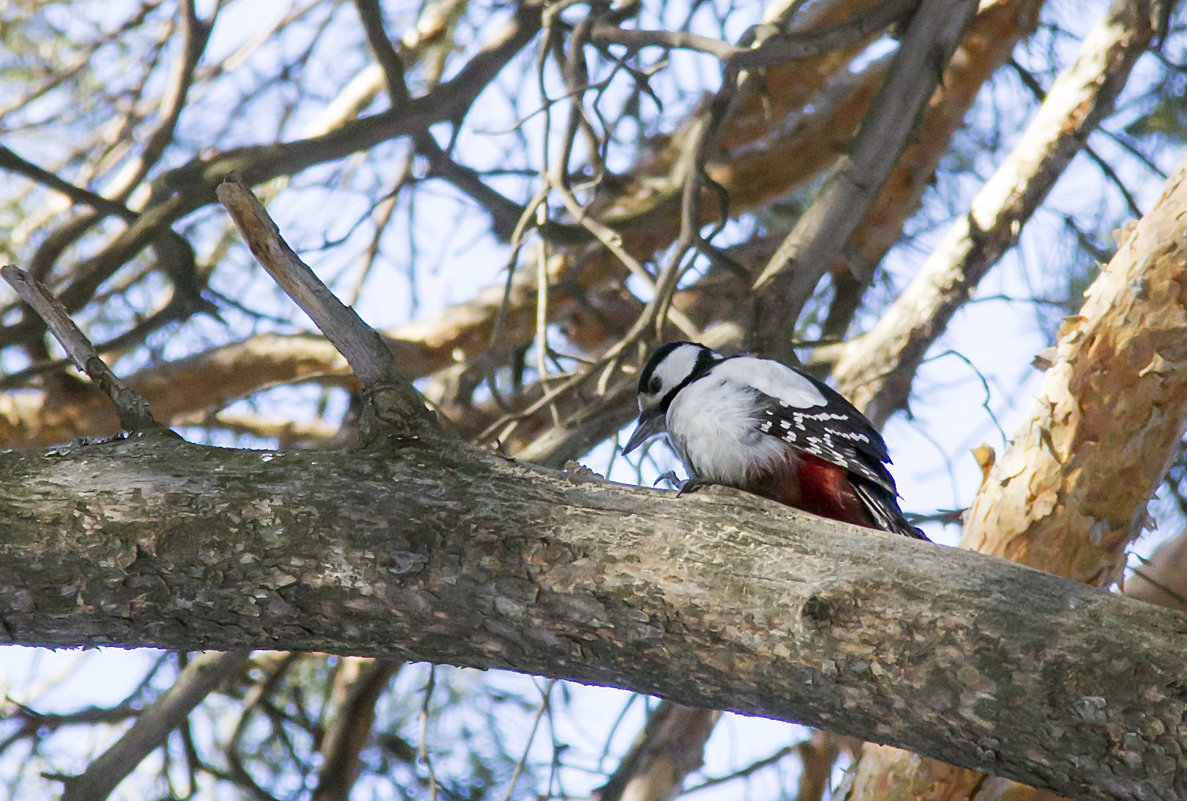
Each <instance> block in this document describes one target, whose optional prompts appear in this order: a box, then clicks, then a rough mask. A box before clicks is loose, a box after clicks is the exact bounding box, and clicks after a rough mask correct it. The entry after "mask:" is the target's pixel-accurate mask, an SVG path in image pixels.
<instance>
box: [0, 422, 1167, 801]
mask: <svg viewBox="0 0 1187 801" xmlns="http://www.w3.org/2000/svg"><path fill="white" fill-rule="evenodd" d="M0 479H2V481H0V486H3V487H4V488H5V490H4V494H3V495H2V496H0V526H2V527H3V529H4V531H5V532H6V538H5V542H4V543H3V545H0V552H2V554H3V558H2V559H0V609H4V610H5V611H4V614H3V619H2V621H0V623H2V629H3V632H4V636H5V638H6V640H7V641H9V642H16V643H25V644H39V645H47V646H67V645H73V646H77V645H84V644H89V645H97V644H103V643H106V644H118V645H122V646H156V647H168V648H179V649H194V648H204V647H220V648H233V649H238V648H251V647H261V648H264V647H266V648H284V649H316V650H325V651H331V652H338V653H358V654H370V655H377V656H388V657H391V658H396V659H417V660H426V659H427V660H432V661H438V662H447V663H453V664H463V665H473V666H478V667H509V668H513V669H516V670H522V671H527V672H532V673H540V674H545V675H553V676H562V677H567V678H571V679H575V680H578V681H583V682H590V683H596V684H610V685H615V686H629V687H632V688H634V689H638V690H640V691H644V692H653V693H658V694H661V695H664V696H667V697H670V698H672V699H673V700H675V701H678V702H681V703H686V704H690V705H697V706H703V707H715V708H723V709H735V710H738V711H741V712H744V713H748V714H762V715H767V716H773V717H780V718H784V719H789V720H798V721H801V722H804V723H808V724H811V725H815V726H820V727H826V728H832V729H836V730H839V731H841V732H843V733H847V734H852V735H856V736H862V737H865V738H867V739H874V740H878V741H882V742H890V743H893V744H896V745H899V746H904V747H908V748H911V749H912V750H915V751H919V752H923V753H927V754H930V755H933V756H937V757H940V758H943V759H945V760H947V761H951V762H955V763H957V764H963V765H966V766H970V767H976V768H980V769H982V770H992V771H994V772H997V773H1000V774H1003V775H1007V776H1011V777H1014V778H1017V779H1020V780H1022V781H1026V782H1029V783H1034V784H1041V785H1047V786H1051V787H1054V788H1057V789H1058V788H1066V787H1070V786H1076V787H1083V788H1092V789H1090V790H1088V791H1087V793H1086V794H1084V795H1083V796H1082V797H1084V798H1086V799H1096V798H1101V799H1103V798H1138V797H1141V798H1144V799H1171V798H1177V797H1181V796H1182V794H1183V793H1184V792H1185V791H1187V758H1185V757H1183V756H1181V754H1182V753H1183V749H1184V748H1187V723H1185V722H1184V716H1183V710H1184V709H1187V697H1185V696H1184V695H1183V693H1182V690H1181V688H1180V686H1179V682H1178V679H1179V676H1180V675H1181V668H1182V654H1183V652H1184V649H1187V618H1184V617H1183V616H1182V615H1181V614H1180V613H1177V612H1173V611H1170V610H1165V609H1160V608H1156V607H1151V606H1149V605H1145V604H1140V603H1137V602H1134V601H1130V600H1127V599H1123V598H1118V597H1114V596H1111V595H1109V594H1108V593H1105V592H1102V591H1099V590H1095V589H1092V588H1089V587H1085V586H1083V585H1080V584H1078V583H1076V582H1071V581H1067V580H1065V579H1060V578H1056V577H1052V576H1049V575H1047V574H1043V573H1039V572H1037V571H1034V570H1031V569H1028V568H1023V567H1020V566H1016V565H1011V564H1008V563H1005V562H1001V561H998V560H994V559H989V558H986V557H984V556H982V555H979V554H974V553H969V552H963V551H957V550H950V549H945V548H940V547H937V546H932V545H929V544H926V543H916V542H913V541H912V542H908V541H905V540H903V539H901V538H896V537H890V536H880V535H878V534H871V533H870V532H868V531H864V530H861V529H856V528H851V527H845V526H841V525H836V524H832V523H830V522H827V521H823V520H819V519H816V518H811V517H809V516H805V515H802V514H799V513H797V512H795V511H793V510H789V509H786V508H784V507H780V506H777V505H774V504H769V503H766V502H763V501H760V500H759V499H756V498H753V497H751V496H739V495H734V494H730V493H703V494H698V495H693V496H689V497H683V498H675V497H673V496H672V495H671V494H670V493H660V492H656V491H648V490H643V489H638V488H631V487H623V486H618V485H612V484H604V483H601V482H597V481H594V482H588V481H586V482H579V481H575V480H567V479H565V478H561V477H557V476H556V475H555V474H552V473H548V472H543V471H540V470H536V469H532V468H529V467H527V466H524V465H520V464H516V463H512V462H508V461H506V460H503V459H500V458H498V457H494V456H489V455H486V454H483V453H481V452H469V451H467V452H464V453H458V452H451V451H447V450H445V449H441V448H432V447H424V446H415V445H414V446H410V447H405V448H402V449H400V450H398V451H395V452H390V453H381V452H378V451H370V452H365V453H360V452H326V451H321V452H286V453H261V452H258V451H254V452H252V451H230V450H218V449H212V448H203V447H198V446H193V445H185V444H180V445H179V444H169V445H159V444H157V445H154V444H153V443H150V442H129V443H118V444H111V445H102V446H91V447H79V448H70V449H63V450H57V451H54V452H53V453H52V454H51V455H48V456H45V455H42V454H40V453H33V452H14V453H8V454H4V455H0ZM1073 665H1074V666H1075V669H1074V670H1073V669H1072V668H1071V666H1073ZM1023 701H1025V702H1024V703H1023ZM1121 733H1126V736H1124V737H1122V736H1121ZM1150 766H1158V770H1157V771H1152V770H1151V769H1150Z"/></svg>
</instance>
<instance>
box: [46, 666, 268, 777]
mask: <svg viewBox="0 0 1187 801" xmlns="http://www.w3.org/2000/svg"><path fill="white" fill-rule="evenodd" d="M250 655H251V652H250V651H247V650H241V651H228V652H226V653H217V652H215V651H208V652H206V653H204V654H202V655H201V656H199V657H198V658H196V659H194V660H193V661H192V662H190V663H189V664H188V665H186V667H185V670H183V671H182V672H181V675H179V676H178V677H177V681H176V682H174V684H173V686H172V687H170V688H169V689H168V690H166V691H165V693H164V694H163V695H162V696H161V697H160V698H158V699H157V700H156V702H154V703H153V705H152V706H150V707H149V708H148V709H145V710H144V711H143V712H141V713H140V716H139V717H138V718H137V719H136V722H135V723H133V724H132V727H131V728H130V729H128V731H127V732H125V733H124V736H123V737H121V738H120V739H119V740H118V741H116V743H115V744H114V745H113V746H111V747H110V748H108V749H107V750H106V751H104V752H103V754H102V755H100V756H99V757H98V758H97V759H95V760H94V761H93V762H92V763H91V764H90V765H88V766H87V769H86V770H85V771H84V772H83V773H82V774H80V775H78V776H75V777H73V778H69V779H67V780H66V782H65V784H66V788H65V792H64V793H63V794H62V799H63V801H103V799H105V798H107V796H108V795H110V794H111V791H112V790H114V789H115V787H116V785H118V784H119V783H120V782H121V781H123V779H124V777H125V776H127V775H128V774H129V773H131V772H132V770H133V769H134V768H135V767H136V766H137V765H139V764H140V762H141V760H143V759H144V758H145V757H146V756H148V755H149V754H150V753H152V751H153V750H154V749H156V748H159V747H160V746H161V744H162V742H163V741H164V739H165V737H166V736H167V735H168V734H169V732H171V731H173V730H174V729H175V728H177V727H178V726H180V725H181V724H182V722H183V721H184V720H185V719H186V717H187V716H188V715H189V714H190V712H191V711H193V709H194V707H196V706H197V705H198V704H200V703H202V701H203V700H204V699H205V698H206V696H208V695H210V693H212V692H214V691H215V690H216V689H218V687H219V685H221V684H222V683H223V682H224V681H226V680H227V679H228V678H229V677H230V676H232V675H233V674H234V673H235V672H236V671H238V670H239V668H240V667H241V666H242V665H243V663H244V662H246V661H247V658H248V657H249V656H250Z"/></svg>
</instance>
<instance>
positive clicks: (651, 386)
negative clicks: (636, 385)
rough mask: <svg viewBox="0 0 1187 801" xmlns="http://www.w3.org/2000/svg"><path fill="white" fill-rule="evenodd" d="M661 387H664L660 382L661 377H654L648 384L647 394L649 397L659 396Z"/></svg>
mask: <svg viewBox="0 0 1187 801" xmlns="http://www.w3.org/2000/svg"><path fill="white" fill-rule="evenodd" d="M661 387H662V384H661V382H660V380H659V376H657V375H653V376H652V377H651V380H650V381H648V382H647V394H648V395H658V394H659V391H660V389H661Z"/></svg>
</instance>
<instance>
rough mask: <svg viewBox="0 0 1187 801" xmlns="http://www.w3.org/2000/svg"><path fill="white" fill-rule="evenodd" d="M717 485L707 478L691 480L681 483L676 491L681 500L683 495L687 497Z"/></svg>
mask: <svg viewBox="0 0 1187 801" xmlns="http://www.w3.org/2000/svg"><path fill="white" fill-rule="evenodd" d="M716 483H717V482H715V481H709V480H708V479H705V478H690V479H688V480H687V481H681V482H680V486H679V487H678V488H677V489H676V497H677V498H679V497H680V496H681V495H687V494H690V493H693V492H696V491H697V490H699V489H704V488H705V487H711V486H713V485H714V484H716Z"/></svg>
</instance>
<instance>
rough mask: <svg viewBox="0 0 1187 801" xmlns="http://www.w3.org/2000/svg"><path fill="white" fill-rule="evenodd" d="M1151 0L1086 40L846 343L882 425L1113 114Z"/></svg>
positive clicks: (869, 410) (1125, 9) (862, 399)
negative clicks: (899, 284) (1002, 153)
mask: <svg viewBox="0 0 1187 801" xmlns="http://www.w3.org/2000/svg"><path fill="white" fill-rule="evenodd" d="M1152 5H1154V4H1152V3H1148V2H1147V3H1134V2H1130V1H1129V0H1119V2H1116V3H1114V5H1113V7H1112V8H1111V9H1110V10H1109V12H1108V13H1107V14H1106V15H1105V17H1104V19H1103V20H1101V22H1100V24H1099V25H1097V27H1096V28H1095V29H1094V31H1092V32H1091V33H1090V34H1089V35H1088V36H1087V37H1085V39H1084V43H1083V45H1082V46H1081V49H1080V53H1079V55H1078V56H1077V58H1076V60H1075V62H1073V63H1072V65H1071V66H1069V67H1068V68H1067V69H1066V70H1065V71H1064V72H1063V73H1062V74H1060V76H1059V77H1058V78H1057V79H1056V80H1055V82H1054V84H1052V86H1051V91H1050V92H1049V93H1048V94H1047V98H1046V100H1045V101H1044V102H1043V104H1042V106H1041V107H1040V108H1039V111H1038V113H1037V114H1036V115H1035V117H1034V119H1033V120H1032V121H1031V123H1030V125H1028V126H1027V128H1026V131H1025V132H1024V133H1023V134H1022V138H1021V139H1020V140H1019V141H1018V144H1017V145H1016V146H1015V147H1014V149H1013V150H1012V151H1011V152H1010V155H1009V156H1008V157H1007V158H1006V160H1005V161H1004V162H1002V164H1001V166H1000V167H999V168H998V169H997V171H996V172H995V173H994V174H993V176H992V177H991V178H990V179H989V180H988V181H987V182H986V183H985V185H984V186H983V187H982V188H981V191H980V192H978V193H977V196H976V197H975V198H974V199H973V202H972V206H971V209H970V211H969V213H968V214H966V215H965V216H963V217H961V218H960V219H959V220H957V221H956V223H955V224H954V225H953V226H952V228H951V229H949V231H948V233H947V235H946V236H945V237H944V239H943V241H942V242H940V244H939V245H938V246H937V247H936V249H935V251H934V252H933V253H932V255H931V257H930V258H929V259H928V260H927V261H926V262H925V263H924V265H923V267H922V268H920V270H919V273H918V274H917V275H916V276H915V278H914V279H913V280H912V281H911V283H910V284H909V285H908V286H907V288H906V289H905V290H903V292H902V294H901V295H899V297H898V299H897V300H896V301H895V302H894V303H893V304H891V306H890V308H889V309H887V310H886V312H884V313H883V314H882V316H881V318H880V319H879V321H878V323H877V325H875V326H874V328H872V329H871V330H870V331H869V333H867V334H864V335H863V336H861V337H859V338H857V339H854V340H852V341H851V342H848V343H846V344H845V345H843V346H841V347H840V348H838V350H839V352H840V356H839V358H838V359H837V363H836V366H835V367H834V368H833V373H834V375H835V376H836V377H837V382H838V384H839V386H840V387H841V388H842V390H843V391H844V392H845V393H846V394H847V395H848V396H849V397H850V398H852V399H853V401H854V403H856V404H857V406H858V408H861V409H863V410H864V411H865V413H866V415H867V416H868V417H869V418H870V419H871V420H873V421H874V423H875V424H876V425H881V424H882V423H884V422H885V421H886V419H887V418H888V417H889V416H890V415H891V414H893V413H894V412H895V411H896V410H897V409H900V408H903V406H904V405H905V404H906V400H907V396H908V394H909V392H910V387H911V381H912V379H913V377H914V375H915V371H916V370H917V369H918V367H919V364H920V363H921V362H922V360H923V357H924V355H925V354H926V352H927V349H928V348H929V347H930V346H931V345H932V344H933V343H934V342H935V341H936V340H937V339H938V338H939V336H940V335H941V334H942V333H943V332H944V331H945V330H947V327H948V322H949V321H950V320H951V319H952V315H953V314H955V313H956V310H957V309H958V308H960V307H961V306H962V305H963V304H964V303H965V301H967V300H968V298H969V297H970V295H971V294H972V293H973V291H974V290H975V289H976V287H977V284H978V282H979V281H980V280H981V278H982V277H984V276H985V274H986V273H987V272H988V271H989V269H990V268H991V267H993V265H994V264H996V263H997V261H998V259H1000V258H1001V256H1002V254H1003V253H1005V252H1006V251H1007V250H1009V249H1010V248H1011V247H1013V246H1014V244H1015V243H1016V242H1017V241H1018V237H1019V235H1020V233H1021V230H1022V226H1023V225H1024V224H1025V222H1026V221H1027V220H1029V219H1030V217H1031V215H1032V214H1033V213H1034V211H1035V209H1036V208H1038V206H1039V204H1041V203H1042V202H1043V200H1044V199H1045V198H1046V197H1047V193H1048V192H1049V191H1050V190H1051V187H1052V186H1054V184H1055V182H1056V181H1057V180H1058V179H1059V177H1060V176H1061V175H1062V174H1063V171H1064V169H1065V168H1066V167H1067V165H1068V163H1069V162H1071V160H1072V158H1073V157H1074V156H1075V155H1076V154H1077V153H1079V152H1080V151H1081V150H1082V149H1083V148H1084V145H1085V143H1086V142H1087V140H1088V136H1089V134H1091V133H1092V132H1093V131H1094V130H1096V128H1097V126H1099V124H1100V122H1101V120H1103V119H1104V118H1105V117H1107V116H1108V115H1109V114H1110V113H1111V111H1112V109H1113V104H1114V102H1115V101H1116V99H1117V95H1118V94H1119V93H1120V92H1121V90H1122V89H1123V88H1124V87H1125V85H1126V82H1127V81H1128V79H1129V75H1130V72H1131V71H1132V69H1133V66H1134V63H1135V62H1136V61H1137V58H1138V56H1139V55H1141V54H1142V53H1143V52H1144V51H1145V50H1146V48H1147V47H1148V46H1149V43H1150V39H1151V37H1152V36H1153V35H1154V27H1153V17H1152V15H1151V13H1150V8H1151V6H1152Z"/></svg>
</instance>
